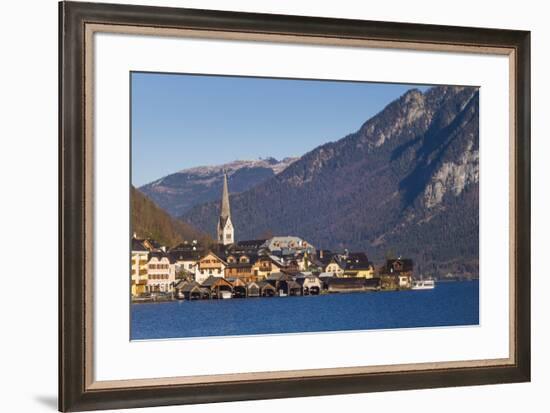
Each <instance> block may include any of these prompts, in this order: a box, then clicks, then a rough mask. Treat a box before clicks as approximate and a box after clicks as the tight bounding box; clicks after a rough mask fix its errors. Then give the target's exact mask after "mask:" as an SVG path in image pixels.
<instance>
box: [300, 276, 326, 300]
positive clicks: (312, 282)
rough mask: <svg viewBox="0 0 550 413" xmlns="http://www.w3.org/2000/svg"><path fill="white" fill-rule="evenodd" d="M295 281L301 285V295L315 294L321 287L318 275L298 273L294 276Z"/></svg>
mask: <svg viewBox="0 0 550 413" xmlns="http://www.w3.org/2000/svg"><path fill="white" fill-rule="evenodd" d="M296 282H297V283H298V284H300V286H301V287H302V295H317V294H319V293H320V292H321V290H322V288H323V284H322V282H321V280H320V279H319V277H316V276H315V275H313V274H307V273H300V274H298V276H296Z"/></svg>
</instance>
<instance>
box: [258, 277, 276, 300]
mask: <svg viewBox="0 0 550 413" xmlns="http://www.w3.org/2000/svg"><path fill="white" fill-rule="evenodd" d="M258 286H259V287H260V296H262V297H274V296H275V295H277V290H276V289H275V287H274V286H273V285H272V284H271V283H270V282H268V281H260V282H259V283H258Z"/></svg>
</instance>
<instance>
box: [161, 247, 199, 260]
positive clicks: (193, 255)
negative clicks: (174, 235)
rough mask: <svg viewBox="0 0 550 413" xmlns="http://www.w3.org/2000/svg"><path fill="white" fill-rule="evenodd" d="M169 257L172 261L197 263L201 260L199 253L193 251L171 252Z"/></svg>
mask: <svg viewBox="0 0 550 413" xmlns="http://www.w3.org/2000/svg"><path fill="white" fill-rule="evenodd" d="M168 256H169V257H170V260H171V261H172V260H173V261H197V260H198V259H199V258H200V252H199V251H192V250H174V249H172V250H170V251H169V252H168Z"/></svg>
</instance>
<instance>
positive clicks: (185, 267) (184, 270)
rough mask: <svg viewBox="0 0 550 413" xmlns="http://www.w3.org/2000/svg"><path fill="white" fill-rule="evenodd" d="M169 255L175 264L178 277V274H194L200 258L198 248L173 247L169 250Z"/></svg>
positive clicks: (181, 276)
mask: <svg viewBox="0 0 550 413" xmlns="http://www.w3.org/2000/svg"><path fill="white" fill-rule="evenodd" d="M168 257H169V258H170V262H172V263H173V265H174V270H175V273H176V278H178V276H179V277H180V278H183V277H184V276H191V275H194V271H195V265H196V264H197V261H198V260H199V259H200V252H199V251H197V250H187V249H171V250H170V251H169V252H168Z"/></svg>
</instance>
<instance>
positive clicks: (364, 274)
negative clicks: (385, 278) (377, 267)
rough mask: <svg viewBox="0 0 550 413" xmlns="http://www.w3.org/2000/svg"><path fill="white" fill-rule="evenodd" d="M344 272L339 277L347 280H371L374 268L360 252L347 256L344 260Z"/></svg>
mask: <svg viewBox="0 0 550 413" xmlns="http://www.w3.org/2000/svg"><path fill="white" fill-rule="evenodd" d="M344 265H345V268H344V272H343V274H342V275H341V277H344V278H349V277H355V278H373V277H374V267H373V266H372V264H371V263H370V262H369V260H368V258H367V255H366V254H364V253H362V252H356V253H351V254H348V256H347V257H346V258H345V260H344Z"/></svg>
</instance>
